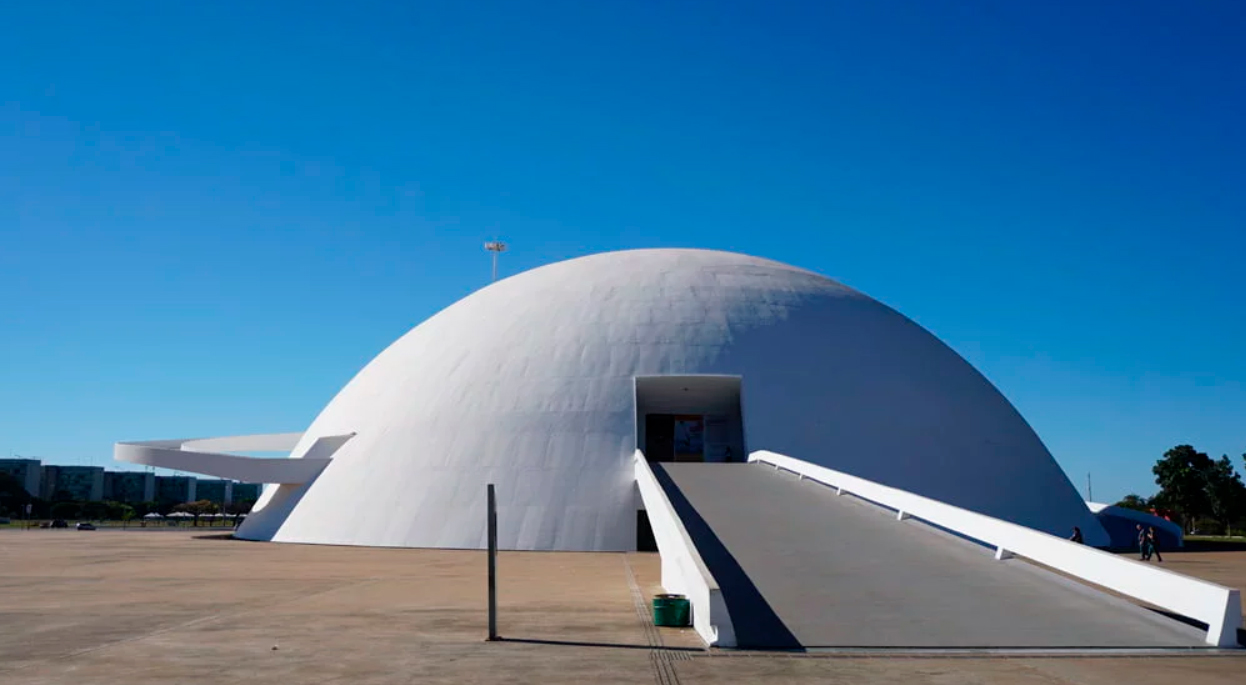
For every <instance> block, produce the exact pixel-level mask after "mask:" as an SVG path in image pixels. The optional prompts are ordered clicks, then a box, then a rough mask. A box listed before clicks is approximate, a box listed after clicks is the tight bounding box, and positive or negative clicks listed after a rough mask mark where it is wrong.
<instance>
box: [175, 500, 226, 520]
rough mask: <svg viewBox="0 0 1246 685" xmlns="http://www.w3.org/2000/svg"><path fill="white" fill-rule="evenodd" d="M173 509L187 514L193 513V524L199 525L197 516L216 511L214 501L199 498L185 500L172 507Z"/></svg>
mask: <svg viewBox="0 0 1246 685" xmlns="http://www.w3.org/2000/svg"><path fill="white" fill-rule="evenodd" d="M173 510H174V511H184V512H186V513H188V514H194V515H195V521H194V525H196V526H197V525H199V517H200V516H202V515H204V514H214V513H216V511H217V507H216V502H213V501H212V500H206V499H201V500H198V501H195V502H186V503H185V504H179V505H177V506H176V507H173Z"/></svg>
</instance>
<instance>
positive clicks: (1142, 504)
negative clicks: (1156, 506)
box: [1116, 493, 1151, 512]
mask: <svg viewBox="0 0 1246 685" xmlns="http://www.w3.org/2000/svg"><path fill="white" fill-rule="evenodd" d="M1116 506H1118V507H1120V508H1122V509H1133V510H1134V511H1147V512H1149V511H1151V501H1150V500H1148V499H1147V498H1145V497H1140V496H1138V495H1135V494H1133V493H1130V494H1128V495H1125V497H1124V498H1123V499H1121V501H1119V502H1117V503H1116Z"/></svg>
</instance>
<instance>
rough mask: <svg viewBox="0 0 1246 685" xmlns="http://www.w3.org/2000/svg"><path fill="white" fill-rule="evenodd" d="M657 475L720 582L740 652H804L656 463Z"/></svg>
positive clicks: (781, 620)
mask: <svg viewBox="0 0 1246 685" xmlns="http://www.w3.org/2000/svg"><path fill="white" fill-rule="evenodd" d="M651 466H652V467H653V475H654V477H655V478H656V479H657V481H658V483H659V484H660V485H661V486H662V489H663V490H664V491H665V492H666V496H667V498H668V499H669V500H670V502H671V506H672V507H674V509H675V514H676V515H677V516H679V520H680V521H682V522H683V524H684V528H685V529H686V530H687V531H688V536H689V537H690V538H692V543H693V544H694V545H695V546H696V548H697V552H699V553H700V554H701V560H702V561H704V562H705V566H706V567H707V568H709V571H710V573H712V574H713V575H714V580H716V581H718V587H719V589H720V590H722V597H723V602H724V603H725V604H726V605H727V612H728V613H729V614H730V615H731V625H732V628H734V629H735V639H736V644H737V645H738V646H739V648H740V649H782V650H800V649H803V645H801V644H800V641H799V640H798V639H797V638H796V636H795V635H794V634H792V631H791V630H789V629H788V627H787V625H786V624H785V623H783V619H781V618H779V616H778V614H776V613H775V611H774V609H773V608H772V607H771V606H770V603H769V602H767V601H766V598H765V597H762V595H761V592H759V591H758V590H757V586H756V585H754V584H753V581H752V580H751V579H750V578H749V577H748V573H746V572H745V571H744V569H743V568H741V566H740V563H739V562H738V561H737V560H736V558H735V556H733V555H732V554H731V551H730V550H729V549H727V546H726V545H724V544H723V542H722V540H720V539H719V537H718V535H716V534H715V533H714V531H713V529H712V528H710V525H709V524H708V523H706V521H705V519H704V518H702V517H701V515H700V514H699V513H698V512H697V510H696V507H694V506H692V503H691V502H689V501H688V498H687V497H685V496H684V494H683V492H681V491H680V490H679V486H678V485H676V484H675V481H674V480H673V479H672V478H671V476H670V474H668V473H667V472H666V469H664V468H662V464H661V463H654V464H652V465H651Z"/></svg>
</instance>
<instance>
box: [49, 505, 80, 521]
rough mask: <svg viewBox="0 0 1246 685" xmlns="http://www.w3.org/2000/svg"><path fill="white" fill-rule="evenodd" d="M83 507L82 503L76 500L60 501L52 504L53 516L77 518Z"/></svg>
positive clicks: (55, 517) (56, 517)
mask: <svg viewBox="0 0 1246 685" xmlns="http://www.w3.org/2000/svg"><path fill="white" fill-rule="evenodd" d="M81 509H82V505H80V504H78V503H77V502H74V501H60V502H56V503H54V504H53V505H52V512H51V513H52V518H54V519H76V518H78V512H79V511H80V510H81Z"/></svg>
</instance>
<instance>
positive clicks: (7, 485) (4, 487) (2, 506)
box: [0, 473, 31, 518]
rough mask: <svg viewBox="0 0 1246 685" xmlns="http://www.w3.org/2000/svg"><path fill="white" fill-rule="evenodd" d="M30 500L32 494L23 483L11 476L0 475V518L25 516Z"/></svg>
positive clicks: (6, 474)
mask: <svg viewBox="0 0 1246 685" xmlns="http://www.w3.org/2000/svg"><path fill="white" fill-rule="evenodd" d="M30 500H31V497H30V493H28V492H26V487H25V486H24V485H22V483H21V481H19V480H18V479H16V478H14V477H13V476H12V475H11V474H8V473H0V516H12V517H14V518H18V517H20V516H23V515H24V514H25V513H26V504H27V503H28V502H30Z"/></svg>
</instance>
